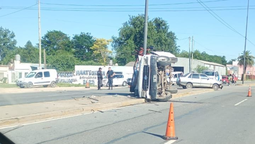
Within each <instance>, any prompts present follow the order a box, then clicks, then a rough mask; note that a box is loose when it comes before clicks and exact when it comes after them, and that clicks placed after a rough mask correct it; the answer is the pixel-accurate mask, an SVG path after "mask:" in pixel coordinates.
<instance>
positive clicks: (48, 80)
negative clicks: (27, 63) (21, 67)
mask: <svg viewBox="0 0 255 144" xmlns="http://www.w3.org/2000/svg"><path fill="white" fill-rule="evenodd" d="M57 78H58V74H57V71H56V70H55V69H41V70H34V71H32V72H30V73H28V74H27V75H26V77H25V78H24V79H22V80H20V82H19V83H20V85H19V86H20V87H21V88H24V87H25V88H30V87H32V86H40V85H42V86H44V87H47V86H51V87H55V86H56V81H57Z"/></svg>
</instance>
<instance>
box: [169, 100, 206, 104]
mask: <svg viewBox="0 0 255 144" xmlns="http://www.w3.org/2000/svg"><path fill="white" fill-rule="evenodd" d="M168 102H177V103H195V104H204V102H195V101H175V100H169V101H168Z"/></svg>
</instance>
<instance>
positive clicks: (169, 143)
mask: <svg viewBox="0 0 255 144" xmlns="http://www.w3.org/2000/svg"><path fill="white" fill-rule="evenodd" d="M175 141H176V140H170V141H168V142H166V143H165V144H172V143H174V142H175Z"/></svg>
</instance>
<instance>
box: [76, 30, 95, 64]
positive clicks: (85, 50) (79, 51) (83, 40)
mask: <svg viewBox="0 0 255 144" xmlns="http://www.w3.org/2000/svg"><path fill="white" fill-rule="evenodd" d="M94 42H95V39H94V38H93V37H92V36H91V35H90V34H89V33H81V34H79V35H75V36H74V37H73V39H72V45H73V47H74V50H75V52H74V55H75V57H76V58H78V59H79V60H86V61H90V60H93V56H92V54H93V51H92V50H91V49H90V48H91V47H92V46H93V44H94Z"/></svg>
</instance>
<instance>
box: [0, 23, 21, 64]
mask: <svg viewBox="0 0 255 144" xmlns="http://www.w3.org/2000/svg"><path fill="white" fill-rule="evenodd" d="M14 38H15V34H14V33H13V32H11V31H10V30H8V29H4V28H3V27H0V62H1V64H7V63H8V62H9V60H10V55H12V54H8V53H13V50H15V48H16V47H15V45H16V43H17V42H16V40H15V39H14ZM6 56H8V57H7V58H6ZM5 58H6V59H5Z"/></svg>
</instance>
